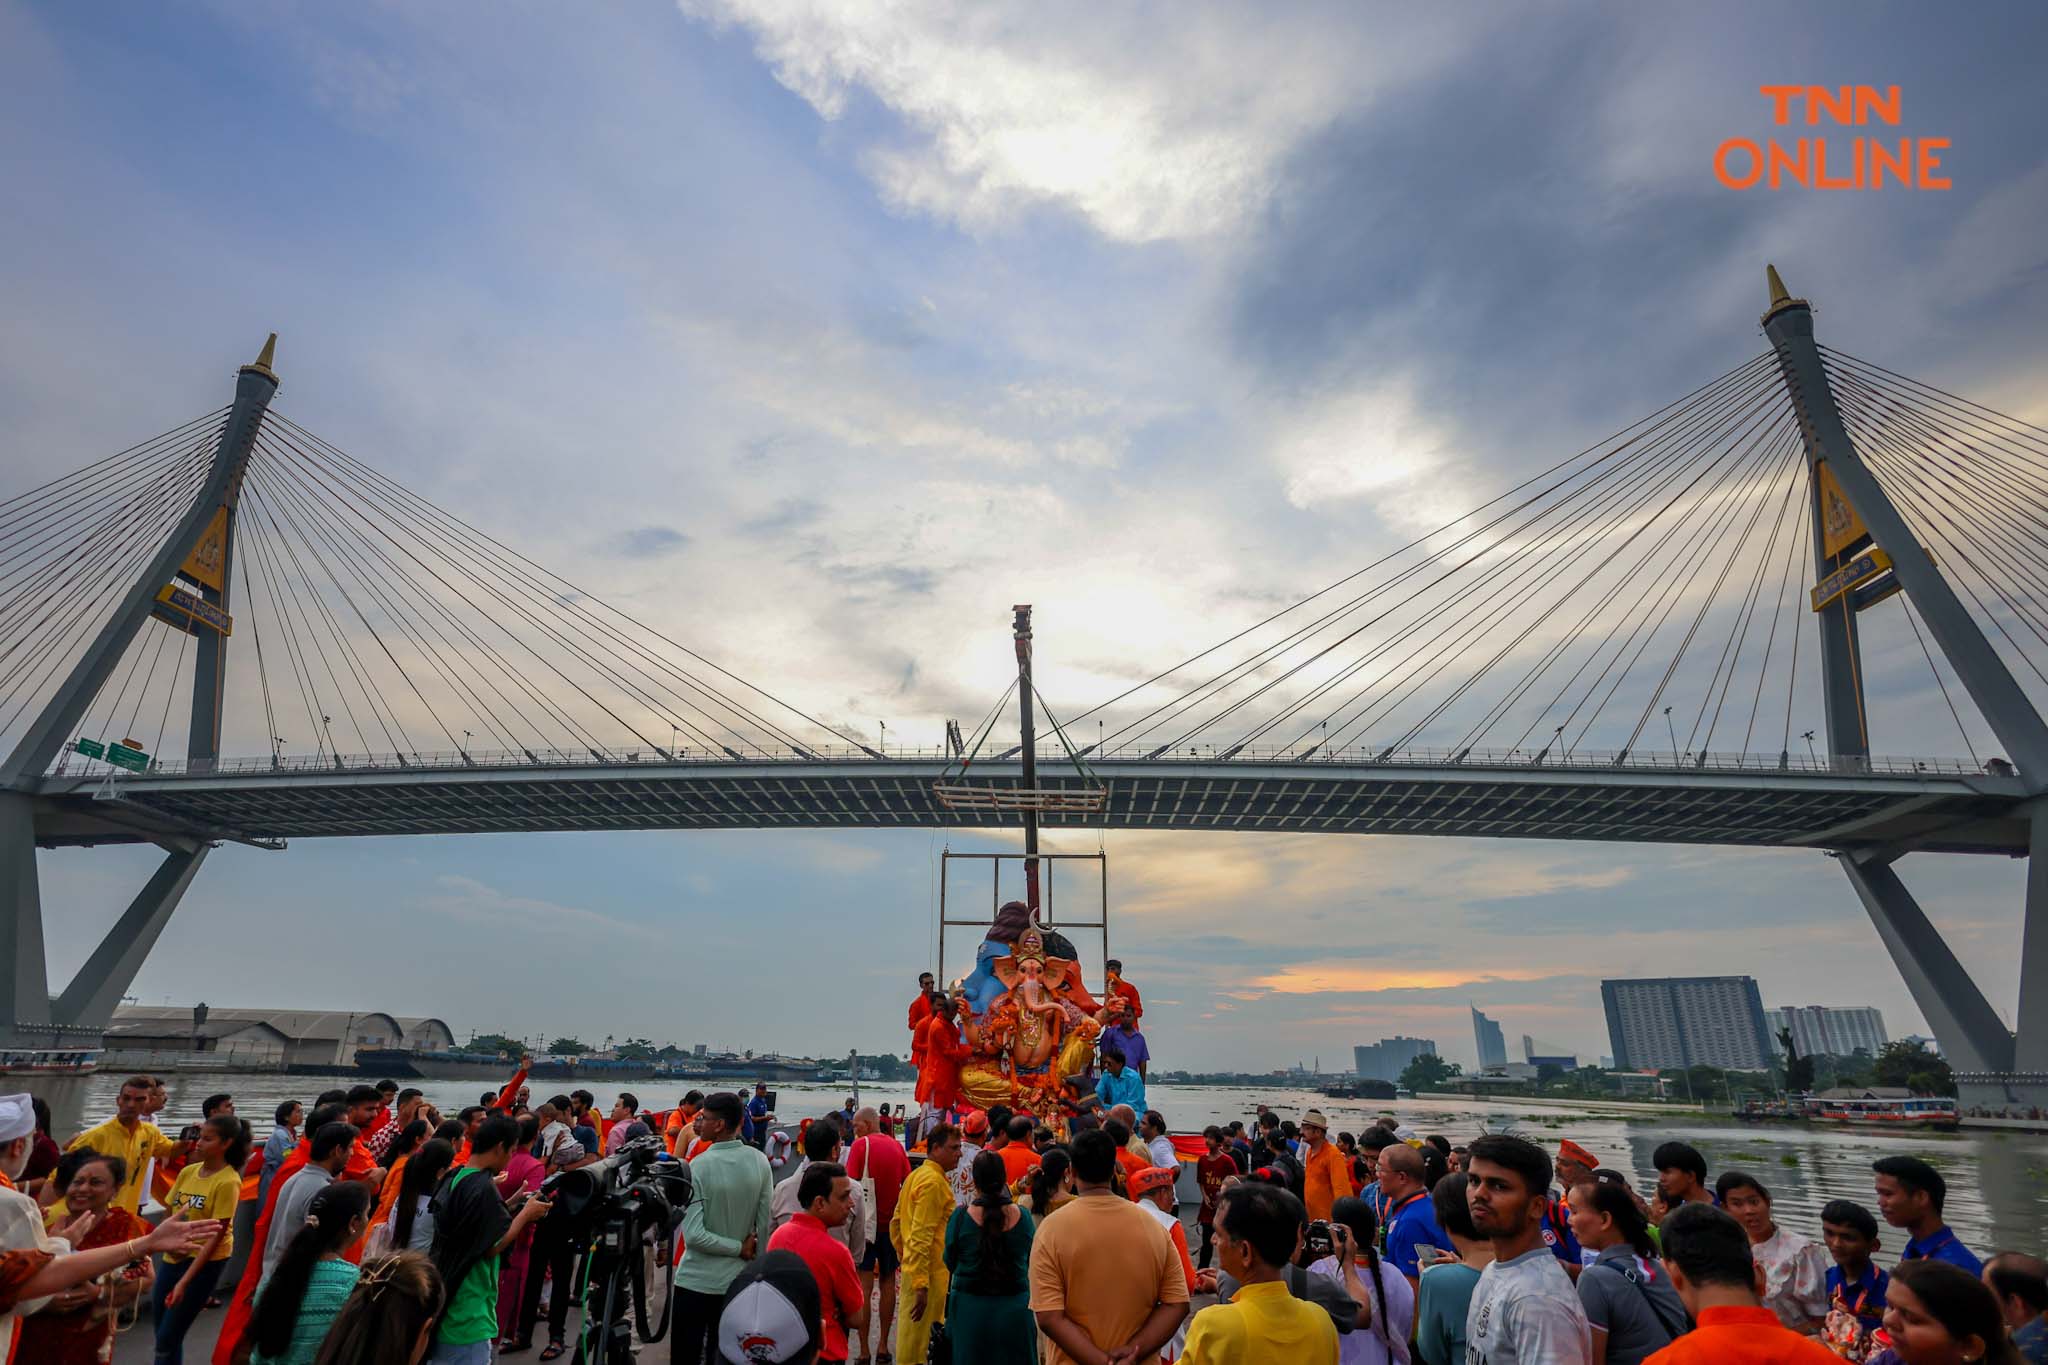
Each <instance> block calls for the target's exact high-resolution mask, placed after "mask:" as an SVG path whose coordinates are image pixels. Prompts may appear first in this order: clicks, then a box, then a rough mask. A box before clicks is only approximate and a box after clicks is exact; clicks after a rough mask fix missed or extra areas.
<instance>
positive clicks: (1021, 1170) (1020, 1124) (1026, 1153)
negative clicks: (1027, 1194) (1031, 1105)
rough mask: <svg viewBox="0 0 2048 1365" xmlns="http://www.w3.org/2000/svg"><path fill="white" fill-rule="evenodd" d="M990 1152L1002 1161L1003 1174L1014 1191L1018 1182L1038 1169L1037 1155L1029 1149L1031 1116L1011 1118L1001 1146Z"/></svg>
mask: <svg viewBox="0 0 2048 1365" xmlns="http://www.w3.org/2000/svg"><path fill="white" fill-rule="evenodd" d="M992 1150H993V1151H994V1152H995V1154H996V1155H997V1156H999V1157H1001V1158H1002V1159H1003V1174H1004V1176H1005V1177H1006V1182H1007V1183H1008V1184H1009V1185H1010V1186H1011V1188H1013V1189H1014V1188H1015V1187H1016V1184H1017V1182H1018V1181H1020V1180H1022V1179H1023V1178H1024V1177H1025V1176H1027V1175H1029V1174H1030V1173H1031V1172H1033V1171H1035V1170H1037V1169H1038V1153H1037V1152H1035V1151H1033V1150H1032V1148H1031V1116H1030V1115H1029V1114H1018V1115H1016V1116H1014V1117H1013V1118H1011V1120H1010V1126H1009V1128H1008V1129H1007V1130H1006V1137H1005V1141H1004V1142H1003V1145H1002V1146H1000V1147H995V1148H993V1149H992Z"/></svg>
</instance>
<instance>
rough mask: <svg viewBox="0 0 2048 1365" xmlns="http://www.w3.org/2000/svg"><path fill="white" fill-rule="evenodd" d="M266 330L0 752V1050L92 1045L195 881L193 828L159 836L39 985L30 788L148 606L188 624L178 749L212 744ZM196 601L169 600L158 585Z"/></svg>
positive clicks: (1, 1054)
mask: <svg viewBox="0 0 2048 1365" xmlns="http://www.w3.org/2000/svg"><path fill="white" fill-rule="evenodd" d="M276 346H277V336H276V334H274V333H273V334H272V335H271V336H270V338H269V339H268V340H266V341H265V342H264V343H263V350H262V352H261V354H260V355H258V356H257V358H256V359H255V360H254V361H253V362H251V363H250V364H247V365H244V366H242V368H241V370H240V371H239V372H238V373H237V375H236V379H235V398H234V403H233V405H232V406H231V407H230V408H229V409H228V414H227V420H226V422H225V424H224V425H223V426H222V428H221V432H220V436H219V438H218V440H217V441H216V443H215V445H214V450H213V456H212V460H211V462H210V463H209V465H208V467H207V473H206V477H205V479H204V480H203V481H202V482H201V483H200V485H199V488H198V490H197V492H195V493H194V494H193V496H192V500H191V502H190V503H189V504H188V505H187V506H186V508H185V511H184V513H183V515H182V516H180V518H179V519H178V521H177V523H176V524H175V525H174V526H173V528H172V530H171V532H170V534H169V535H167V536H165V537H164V540H163V542H162V544H160V545H159V546H158V547H157V551H156V553H155V555H154V556H152V557H151V559H150V560H149V562H148V563H147V565H145V566H144V568H143V570H142V572H141V574H140V575H139V576H138V577H137V578H136V580H135V581H134V583H133V584H132V585H131V586H130V587H129V588H128V589H127V591H126V593H125V594H124V595H123V596H122V597H121V598H120V600H119V601H118V602H117V603H116V605H115V607H114V610H113V612H112V614H111V615H110V616H108V618H107V620H106V622H105V624H104V625H102V626H101V627H100V630H99V633H98V634H97V635H96V636H94V637H93V639H92V642H91V643H90V644H89V645H88V646H87V647H86V649H85V652H84V653H83V654H82V655H80V656H79V659H78V662H77V663H76V664H75V665H73V667H72V669H71V671H70V672H69V673H68V674H67V675H66V676H65V678H64V680H63V681H62V682H61V683H60V684H59V685H58V686H57V689H56V691H55V692H53V693H52V694H51V696H50V698H49V700H48V701H47V702H46V703H45V704H44V706H43V709H42V711H41V712H40V713H39V714H38V715H37V716H36V717H35V719H34V720H33V721H32V722H31V723H30V724H29V726H28V728H27V729H26V730H25V731H24V732H23V734H22V737H21V739H20V741H19V742H18V743H17V744H16V745H15V747H14V750H13V752H12V753H10V754H9V755H8V756H7V758H6V759H5V760H4V762H0V960H4V961H5V963H6V968H5V970H0V1062H4V1063H5V1064H6V1065H11V1066H17V1067H26V1066H31V1065H34V1064H36V1062H37V1059H38V1055H39V1054H47V1053H53V1052H54V1053H65V1052H70V1051H72V1050H76V1049H85V1048H95V1047H97V1046H98V1045H99V1040H100V1035H101V1033H102V1032H103V1031H104V1029H105V1027H106V1024H107V1021H108V1020H109V1019H110V1018H112V1016H113V1011H114V1007H115V1006H116V1005H117V1004H119V1003H120V1000H121V997H122V996H123V995H124V994H126V992H127V990H128V987H129V985H130V984H131V983H132V982H133V981H134V980H135V974H136V972H137V971H138V970H139V969H140V968H141V966H142V962H143V959H144V958H146V957H147V956H148V954H149V950H150V948H151V947H152V946H153V945H154V944H155V943H156V940H157V937H158V935H160V934H161V933H162V932H163V929H164V926H165V924H166V923H168V922H169V920H170V917H171V912H172V911H174V910H175V909H177V906H178V902H179V900H180V899H181V898H182V897H183V896H184V894H185V889H186V888H187V887H189V886H190V885H191V884H192V879H193V877H194V876H195V875H196V874H197V873H198V871H199V867H200V865H201V864H202V863H203V862H204V861H205V860H206V854H207V852H208V850H209V848H210V847H211V845H210V844H209V843H208V842H207V841H206V840H204V839H186V838H170V839H165V840H163V841H161V842H162V844H163V847H164V861H163V863H162V864H161V865H160V866H159V867H158V869H157V871H156V873H155V874H154V875H153V876H152V877H151V878H150V879H149V881H148V882H147V883H146V884H145V885H144V886H143V888H142V890H141V891H139V892H138V893H137V894H136V897H135V899H134V900H133V901H132V902H130V904H129V906H128V908H127V910H126V911H124V912H123V913H122V915H121V918H120V919H119V920H117V921H116V922H115V923H114V926H113V927H112V928H111V929H110V930H108V932H107V935H106V937H105V938H104V939H103V940H102V941H101V943H100V944H99V946H98V947H97V948H95V949H94V950H93V952H92V953H91V954H90V955H89V956H88V957H87V958H86V960H85V963H84V965H83V966H81V967H80V968H79V969H78V972H77V974H76V975H75V976H74V977H73V979H72V980H71V982H70V984H69V985H67V986H66V987H65V988H64V990H63V992H62V993H61V994H59V995H57V996H55V997H52V996H51V994H50V983H49V967H48V963H47V960H46V959H45V957H44V952H43V916H42V891H41V885H40V879H39V878H38V876H37V869H36V834H35V823H36V820H35V817H36V809H37V804H38V801H39V799H40V798H39V795H38V792H39V788H40V787H41V785H42V781H43V777H44V774H45V773H47V772H48V771H49V768H50V765H51V763H52V762H54V761H55V759H56V757H57V754H58V752H59V750H61V749H62V748H63V747H64V745H65V743H66V741H67V739H68V737H69V736H70V735H71V734H72V732H73V731H74V730H75V729H76V728H77V726H78V725H79V723H80V721H81V720H82V719H83V717H84V716H85V713H86V710H87V708H88V707H89V706H90V705H91V704H92V700H93V698H94V697H95V696H97V695H98V694H99V691H100V688H101V687H102V686H103V685H104V684H105V683H106V682H107V679H108V677H109V675H111V674H112V673H113V671H114V669H115V666H116V665H117V664H119V663H120V661H121V659H122V657H123V655H124V654H125V653H126V652H127V650H128V647H129V645H130V644H132V643H133V642H134V639H135V636H136V633H137V632H138V631H140V630H141V629H142V627H143V625H144V624H145V623H146V622H147V621H148V620H149V619H150V617H151V616H157V617H158V618H159V619H162V620H164V621H165V622H166V623H168V624H170V625H172V626H174V627H175V628H177V629H180V630H184V631H186V632H187V633H188V634H190V635H191V636H192V637H193V638H194V643H195V644H196V646H197V647H196V648H195V649H194V651H193V674H192V715H191V729H190V734H189V738H188V740H187V746H186V748H187V755H186V756H187V759H188V760H189V761H191V762H194V763H202V764H203V763H211V762H213V761H215V760H217V759H218V758H219V757H220V722H221V705H222V696H223V690H224V688H225V685H226V678H227V646H228V636H227V632H226V631H224V630H223V629H221V628H220V626H219V624H217V622H225V621H226V620H227V619H228V615H227V613H228V610H229V607H230V603H229V600H228V598H229V593H228V585H229V583H230V582H231V581H232V580H231V570H232V568H233V565H234V545H235V513H236V507H237V505H238V503H239V500H240V495H241V486H242V478H243V474H244V473H245V471H246V470H247V468H248V464H249V455H250V452H251V451H252V450H253V449H254V448H255V444H256V435H257V433H258V432H259V431H260V430H261V429H262V426H263V419H264V416H265V414H266V413H267V412H268V411H269V408H270V400H271V398H272V397H273V396H274V395H275V394H276V393H277V387H278V379H277V374H276V372H275V371H274V370H273V369H272V368H271V363H272V360H273V358H274V356H275V352H276ZM172 585H175V586H176V588H177V589H178V590H179V591H180V592H181V593H182V594H184V595H185V596H186V598H188V599H190V600H195V601H197V602H200V603H203V604H204V606H203V607H201V608H200V609H199V610H197V611H184V610H177V611H173V610H170V609H168V608H167V607H165V605H164V604H163V601H162V600H161V599H162V597H163V596H164V594H165V591H166V589H167V588H168V587H170V586H172Z"/></svg>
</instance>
